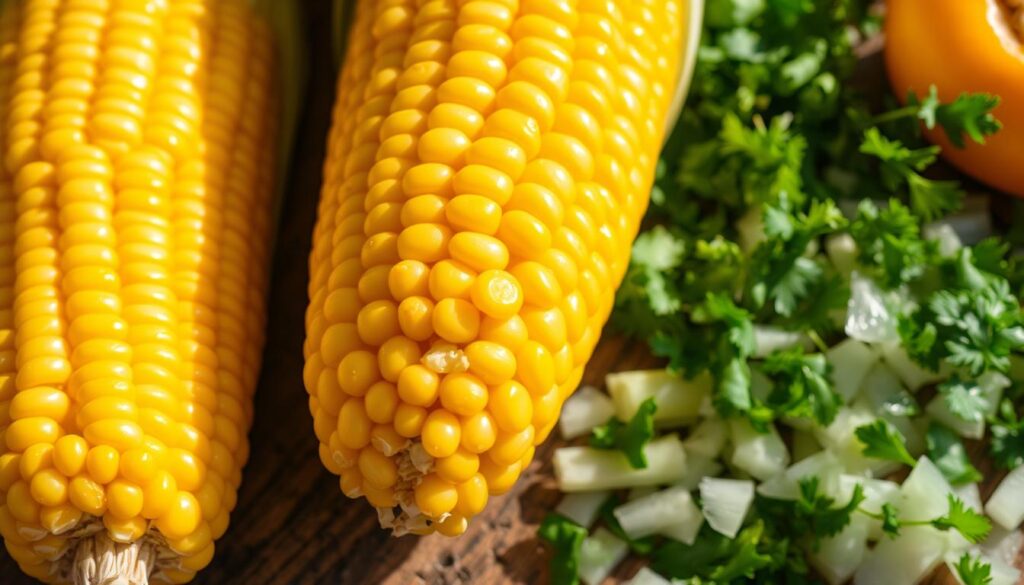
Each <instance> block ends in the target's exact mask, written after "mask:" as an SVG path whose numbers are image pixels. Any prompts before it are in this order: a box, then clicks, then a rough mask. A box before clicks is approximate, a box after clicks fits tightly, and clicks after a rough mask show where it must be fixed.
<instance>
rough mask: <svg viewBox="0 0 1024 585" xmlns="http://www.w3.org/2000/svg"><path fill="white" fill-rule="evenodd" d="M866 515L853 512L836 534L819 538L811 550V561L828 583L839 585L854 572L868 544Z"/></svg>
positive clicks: (862, 558)
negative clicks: (815, 546) (816, 546)
mask: <svg viewBox="0 0 1024 585" xmlns="http://www.w3.org/2000/svg"><path fill="white" fill-rule="evenodd" d="M867 520H868V518H867V517H866V516H863V515H861V514H854V515H853V517H851V519H850V523H849V524H847V525H846V527H845V528H843V530H842V531H841V532H840V533H839V534H836V535H835V536H830V537H827V538H823V539H821V542H820V543H819V545H818V548H817V549H815V550H814V551H813V552H812V553H811V564H812V565H813V566H814V568H815V569H817V570H818V572H819V573H821V576H822V577H825V580H826V581H828V582H829V583H830V585H841V584H842V583H845V582H846V581H848V580H849V579H850V577H852V576H853V573H854V572H855V571H856V570H857V567H859V566H860V564H861V562H862V561H863V560H864V555H865V554H866V553H867V548H868V531H869V526H868V522H867Z"/></svg>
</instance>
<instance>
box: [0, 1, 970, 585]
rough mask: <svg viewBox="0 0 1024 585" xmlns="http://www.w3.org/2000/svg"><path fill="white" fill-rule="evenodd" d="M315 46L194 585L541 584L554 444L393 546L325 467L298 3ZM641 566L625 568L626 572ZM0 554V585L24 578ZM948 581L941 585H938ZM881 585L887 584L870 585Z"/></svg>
mask: <svg viewBox="0 0 1024 585" xmlns="http://www.w3.org/2000/svg"><path fill="white" fill-rule="evenodd" d="M304 3H305V4H306V5H307V15H306V16H307V20H306V22H307V29H308V36H309V41H310V47H311V48H310V64H311V71H310V92H309V96H308V99H307V101H306V108H305V112H304V115H303V119H302V124H301V127H300V130H299V132H300V135H299V142H298V144H297V148H296V151H295V156H294V164H293V168H292V180H291V181H290V189H289V191H288V194H287V200H286V202H285V205H284V209H283V212H282V217H281V230H280V235H279V239H278V248H277V253H276V257H275V259H274V279H273V287H272V291H271V298H270V305H269V306H270V307H271V315H270V319H269V331H270V333H269V336H268V343H267V347H266V351H265V357H264V366H263V372H262V376H261V379H260V385H259V389H258V391H257V395H256V417H255V422H254V426H253V429H252V432H251V434H250V440H251V442H252V454H251V457H250V460H249V464H248V466H247V467H246V469H245V479H244V481H243V483H242V488H241V492H240V493H239V499H238V507H237V508H236V509H235V511H234V513H233V514H232V521H231V527H230V528H229V529H228V531H227V533H226V534H225V535H224V537H223V538H222V539H221V540H220V541H218V543H217V554H216V556H215V558H214V560H213V562H212V563H211V564H210V566H209V567H207V568H206V569H205V570H204V571H202V572H201V573H200V574H199V576H198V577H197V578H196V580H195V581H194V583H197V584H210V585H213V584H217V585H230V584H235V583H238V584H243V583H244V584H246V585H270V584H273V585H285V584H288V585H291V584H325V585H326V584H330V585H376V584H383V585H420V584H428V585H454V584H461V583H473V584H479V585H501V584H506V583H507V584H531V585H543V584H545V583H547V582H548V577H547V570H546V566H547V561H548V555H547V552H546V551H545V549H544V548H543V547H542V546H541V545H540V544H539V542H538V541H537V539H536V536H535V533H536V528H537V525H538V524H539V522H540V521H541V519H542V518H543V517H544V515H545V514H546V513H547V511H548V510H551V509H552V508H554V506H555V504H556V503H557V502H558V500H559V495H558V492H557V489H556V487H555V484H554V481H553V479H552V474H551V464H550V459H551V453H552V450H553V449H554V447H555V446H556V445H557V438H552V439H551V440H549V441H547V442H546V443H545V444H544V445H543V446H541V447H540V448H539V449H538V451H537V455H536V457H535V458H534V462H533V463H532V464H531V465H530V467H529V469H528V470H527V472H526V473H525V474H524V476H523V478H522V479H521V480H520V481H519V483H518V484H517V485H516V487H515V488H514V489H513V490H512V491H511V492H510V493H508V494H506V495H504V496H500V497H497V498H492V500H491V502H490V504H489V506H488V508H487V510H486V511H485V512H484V513H483V514H481V515H480V516H478V517H477V518H476V519H475V520H474V521H473V523H472V524H471V526H470V528H469V530H468V531H467V532H466V534H465V535H463V536H462V537H461V538H459V539H454V540H453V539H446V538H444V537H440V536H436V535H435V536H429V537H423V538H417V537H413V536H407V537H404V538H400V539H394V538H391V537H390V536H389V535H388V533H387V532H384V531H382V530H380V529H379V528H378V526H377V518H376V515H375V514H374V513H373V511H372V509H371V508H370V507H369V505H368V504H367V503H366V502H365V501H363V500H360V501H352V500H349V499H347V498H345V497H344V496H343V495H342V494H341V492H340V490H339V488H338V481H337V478H336V477H335V476H333V475H331V474H330V473H328V472H327V471H326V470H324V469H323V467H322V466H321V464H320V461H319V458H318V455H317V441H316V438H315V437H314V435H313V428H312V419H311V417H310V416H309V411H308V409H307V397H306V392H305V390H304V389H303V387H302V377H301V372H302V349H301V346H302V339H303V311H304V310H305V304H306V292H305V287H306V256H307V253H308V249H309V244H310V234H311V232H312V225H313V220H314V214H315V206H316V201H317V198H318V196H319V185H320V167H321V161H322V160H323V152H324V139H325V136H326V134H327V130H328V126H329V121H330V107H331V102H332V100H333V88H334V79H333V73H332V65H331V55H330V50H331V49H330V39H329V30H328V29H329V26H328V22H329V16H330V6H329V5H330V1H329V0H304ZM655 365H656V362H655V361H654V360H653V359H652V358H651V357H650V355H649V354H648V352H647V350H646V348H645V347H643V346H642V345H628V344H625V343H624V342H623V341H622V340H620V339H616V338H614V337H611V336H606V339H605V340H604V341H603V342H602V343H601V344H600V345H599V346H598V349H597V351H596V353H595V355H594V358H593V359H592V361H591V363H590V367H589V368H588V370H587V373H586V375H585V377H584V383H589V384H595V385H601V383H602V379H603V376H604V373H605V372H608V371H613V370H625V369H635V368H640V367H652V366H655ZM637 566H638V565H637V564H636V563H628V562H627V563H624V565H623V566H622V567H620V571H619V577H623V578H626V577H629V576H631V574H632V573H633V572H635V570H636V568H637ZM32 582H33V581H31V580H30V579H28V578H27V577H25V576H24V575H22V574H21V573H20V572H19V571H18V568H17V566H16V565H15V564H14V563H13V562H12V561H11V559H10V558H9V557H8V556H7V555H6V552H3V553H0V585H21V584H23V583H32ZM947 582H948V583H950V584H952V583H955V581H954V580H952V579H951V578H944V577H942V576H939V577H937V579H936V580H935V583H936V584H937V583H947ZM879 585H884V584H879Z"/></svg>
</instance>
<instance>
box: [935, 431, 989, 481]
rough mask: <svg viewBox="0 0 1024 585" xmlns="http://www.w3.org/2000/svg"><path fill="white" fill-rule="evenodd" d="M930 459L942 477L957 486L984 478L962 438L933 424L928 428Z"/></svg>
mask: <svg viewBox="0 0 1024 585" xmlns="http://www.w3.org/2000/svg"><path fill="white" fill-rule="evenodd" d="M927 440H928V458H929V459H931V460H932V461H933V462H935V465H936V466H937V467H938V468H939V470H940V471H941V472H942V475H944V476H945V477H946V479H948V480H949V481H950V483H952V484H954V485H957V484H963V483H971V482H976V481H981V479H982V476H981V472H979V471H978V470H977V469H976V468H975V467H974V465H972V464H971V460H970V459H968V458H967V451H966V449H964V444H963V443H962V442H961V441H960V437H958V436H957V435H956V433H954V432H953V431H951V430H949V428H948V427H946V426H944V425H941V424H939V423H936V422H933V423H932V424H931V425H930V426H929V427H928V436H927Z"/></svg>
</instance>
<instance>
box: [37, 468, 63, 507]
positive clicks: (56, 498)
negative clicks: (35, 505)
mask: <svg viewBox="0 0 1024 585" xmlns="http://www.w3.org/2000/svg"><path fill="white" fill-rule="evenodd" d="M29 489H30V491H31V493H32V499H33V500H35V501H37V502H39V504H40V505H42V506H59V505H61V504H63V503H64V502H66V501H67V499H68V480H67V478H65V477H64V476H63V475H61V474H60V472H58V471H57V470H55V469H44V470H42V471H39V472H38V473H36V474H35V475H34V476H33V477H32V480H31V482H30V483H29Z"/></svg>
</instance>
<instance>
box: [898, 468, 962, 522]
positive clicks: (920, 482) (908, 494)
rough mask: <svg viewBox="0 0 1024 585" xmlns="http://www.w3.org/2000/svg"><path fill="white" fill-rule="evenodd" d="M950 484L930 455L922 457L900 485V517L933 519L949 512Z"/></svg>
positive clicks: (951, 491) (905, 518)
mask: <svg viewBox="0 0 1024 585" xmlns="http://www.w3.org/2000/svg"><path fill="white" fill-rule="evenodd" d="M952 493H954V492H953V486H951V485H949V482H948V481H946V478H945V477H944V476H943V475H942V472H941V471H939V468H938V467H936V466H935V464H934V463H932V461H931V460H930V459H928V457H921V458H919V459H918V460H917V465H915V466H914V470H913V471H911V472H910V475H908V476H907V479H906V480H904V482H903V485H902V486H900V496H901V497H900V505H899V506H898V507H899V510H900V518H901V519H903V520H931V519H932V518H938V517H939V516H942V515H944V514H945V513H946V512H949V497H948V496H949V494H952Z"/></svg>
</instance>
